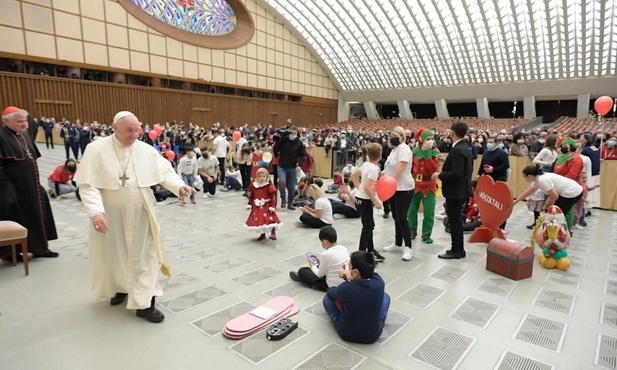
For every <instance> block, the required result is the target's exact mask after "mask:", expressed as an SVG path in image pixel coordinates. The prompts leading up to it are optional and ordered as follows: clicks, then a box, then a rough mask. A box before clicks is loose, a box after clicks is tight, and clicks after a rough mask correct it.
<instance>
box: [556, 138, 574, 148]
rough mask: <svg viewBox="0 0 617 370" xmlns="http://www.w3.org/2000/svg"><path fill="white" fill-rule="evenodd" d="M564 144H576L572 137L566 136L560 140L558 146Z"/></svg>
mask: <svg viewBox="0 0 617 370" xmlns="http://www.w3.org/2000/svg"><path fill="white" fill-rule="evenodd" d="M564 145H572V146H576V141H574V139H572V138H571V137H566V138H565V139H563V140H561V142H560V143H559V145H558V146H559V147H561V146H564Z"/></svg>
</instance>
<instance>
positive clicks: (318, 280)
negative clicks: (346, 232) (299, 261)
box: [289, 226, 349, 292]
mask: <svg viewBox="0 0 617 370" xmlns="http://www.w3.org/2000/svg"><path fill="white" fill-rule="evenodd" d="M336 239H337V235H336V230H335V229H334V228H333V227H332V226H324V227H322V228H321V229H320V230H319V240H320V241H321V247H322V248H323V249H325V251H324V252H323V253H322V254H321V256H318V255H317V254H314V253H313V256H314V257H315V259H317V262H318V263H317V264H314V263H313V261H311V259H310V258H309V257H308V256H307V260H308V265H309V267H300V269H299V270H298V272H295V271H291V272H290V273H289V277H290V278H291V280H294V281H297V282H300V283H305V284H307V285H310V286H311V287H312V288H314V289H317V290H321V291H324V292H325V291H326V290H327V289H328V287H335V286H337V285H339V284H341V283H342V282H344V281H345V280H343V278H342V277H341V276H339V273H338V272H339V270H340V269H341V267H342V266H344V265H347V264H348V263H349V252H348V251H347V248H345V247H343V246H342V245H338V244H336Z"/></svg>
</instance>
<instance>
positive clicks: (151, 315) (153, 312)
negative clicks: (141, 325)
mask: <svg viewBox="0 0 617 370" xmlns="http://www.w3.org/2000/svg"><path fill="white" fill-rule="evenodd" d="M136 315H137V317H141V318H142V319H146V320H148V321H150V322H161V321H163V320H165V315H163V313H162V312H161V311H159V310H157V309H156V308H154V307H150V308H146V309H143V310H137V313H136Z"/></svg>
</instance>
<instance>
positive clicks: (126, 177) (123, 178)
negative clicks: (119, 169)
mask: <svg viewBox="0 0 617 370" xmlns="http://www.w3.org/2000/svg"><path fill="white" fill-rule="evenodd" d="M118 178H119V179H120V180H122V187H124V186H126V180H128V179H129V178H128V176H126V172H124V173H123V174H122V176H120V177H118Z"/></svg>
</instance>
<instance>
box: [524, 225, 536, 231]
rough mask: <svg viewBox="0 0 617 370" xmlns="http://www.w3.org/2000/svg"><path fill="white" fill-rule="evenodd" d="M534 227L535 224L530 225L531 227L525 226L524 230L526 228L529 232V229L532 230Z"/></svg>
mask: <svg viewBox="0 0 617 370" xmlns="http://www.w3.org/2000/svg"><path fill="white" fill-rule="evenodd" d="M535 225H536V224H531V225H527V226H525V227H526V228H528V229H529V230H531V229H533V227H534V226H535Z"/></svg>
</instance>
